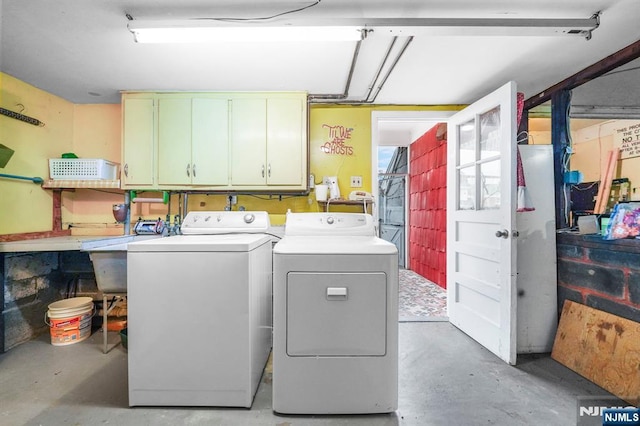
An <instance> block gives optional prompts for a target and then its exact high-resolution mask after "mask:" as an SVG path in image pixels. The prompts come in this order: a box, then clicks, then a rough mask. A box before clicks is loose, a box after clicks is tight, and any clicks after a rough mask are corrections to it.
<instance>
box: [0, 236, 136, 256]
mask: <svg viewBox="0 0 640 426" xmlns="http://www.w3.org/2000/svg"><path fill="white" fill-rule="evenodd" d="M134 237H135V235H121V236H113V235H109V236H96V235H92V236H73V235H71V236H67V237H52V238H37V239H33V240H22V241H11V242H6V243H0V253H15V252H33V251H68V250H89V249H92V248H95V247H100V246H104V245H108V244H118V243H124V242H129V241H132V240H133V239H134Z"/></svg>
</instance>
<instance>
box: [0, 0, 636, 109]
mask: <svg viewBox="0 0 640 426" xmlns="http://www.w3.org/2000/svg"><path fill="white" fill-rule="evenodd" d="M312 3H313V0H309V1H296V0H288V1H287V0H284V1H278V0H276V1H269V2H267V1H262V2H258V1H256V0H186V1H180V2H177V1H175V0H100V1H98V0H91V1H87V0H56V1H51V0H29V1H24V0H0V4H1V9H0V11H1V14H2V16H1V18H2V19H1V34H0V37H1V39H0V42H1V55H0V69H1V70H2V71H3V72H5V73H7V74H9V75H12V76H14V77H16V78H18V79H20V80H22V81H25V82H27V83H30V84H32V85H34V86H36V87H39V88H41V89H44V90H46V91H48V92H50V93H53V94H55V95H58V96H60V97H62V98H65V99H67V100H69V101H71V102H74V103H118V102H119V101H120V99H119V91H121V90H214V91H217V90H224V91H244V90H249V91H255V90H276V91H281V90H303V91H307V92H309V93H312V94H339V93H342V92H343V91H344V88H345V83H346V79H347V75H348V71H349V66H350V63H351V60H352V55H353V51H354V47H355V42H338V43H335V42H334V43H330V44H325V43H304V44H303V43H295V42H292V43H271V44H270V43H259V44H249V43H226V44H193V45H188V44H179V45H177V44H174V45H143V44H136V43H134V41H133V37H132V35H131V33H130V32H129V31H128V30H127V19H126V17H125V14H126V13H128V14H130V15H131V16H133V18H135V19H139V20H143V19H161V18H162V19H168V18H172V19H173V18H196V17H208V18H220V17H234V18H255V17H261V16H267V15H272V14H274V13H278V12H283V11H286V10H290V9H297V8H301V7H304V6H306V5H310V4H312ZM598 11H600V12H601V13H602V15H601V25H600V27H599V28H598V29H596V30H595V31H594V32H593V38H592V39H591V40H590V41H587V40H585V39H584V38H582V37H567V36H564V37H531V36H526V37H525V36H500V37H497V36H493V37H487V36H476V37H470V36H439V37H433V36H432V37H427V36H416V37H415V39H414V40H413V42H412V43H411V44H410V45H409V47H408V49H407V50H406V52H405V54H404V56H403V57H402V58H401V59H400V60H399V62H398V64H397V66H396V68H395V69H394V71H393V73H392V74H391V76H390V77H389V79H388V80H387V81H386V84H385V85H384V87H383V88H382V90H381V92H380V94H379V96H378V97H377V99H376V100H375V103H376V104H421V105H428V104H466V103H470V102H472V101H474V100H475V99H477V98H479V97H481V96H482V95H484V94H486V93H488V92H490V91H492V90H493V89H495V88H497V87H499V86H501V85H502V84H503V83H505V82H506V81H508V80H515V81H517V83H518V87H519V90H520V91H523V92H525V95H526V96H527V97H528V96H531V95H534V94H536V93H538V92H540V91H542V90H544V89H546V88H548V87H550V86H552V85H553V84H555V83H557V82H559V81H561V80H563V79H564V78H566V77H568V76H570V75H572V74H574V73H575V72H577V71H579V70H581V69H583V68H585V67H587V66H589V65H591V64H593V63H595V62H597V61H599V60H601V59H602V58H604V57H606V56H608V55H609V54H611V53H613V52H615V51H617V50H619V49H621V48H623V47H625V46H627V45H629V44H631V43H633V42H635V41H636V40H638V39H640V24H639V23H640V1H638V0H562V1H559V0H536V1H531V0H490V1H483V2H480V1H476V0H394V1H389V0H350V1H345V0H322V1H321V2H320V3H319V4H318V5H316V6H314V7H311V8H308V9H306V10H304V11H302V12H298V13H296V14H290V15H287V17H288V19H297V18H300V19H303V18H304V19H313V18H362V17H364V18H408V17H410V18H415V17H424V18H432V17H448V18H455V17H466V18H474V17H475V18H478V17H513V18H582V19H584V18H589V17H590V16H592V15H593V14H594V13H595V12H598ZM390 40H391V37H387V36H383V35H377V36H376V35H375V33H374V35H373V36H370V37H368V38H367V39H365V40H364V41H363V42H362V47H361V51H360V56H359V59H358V62H357V66H356V68H355V73H354V76H353V81H352V85H351V88H350V98H349V99H352V100H361V99H363V98H364V96H365V94H366V93H367V90H368V86H369V85H370V83H371V81H372V79H373V77H374V75H375V72H376V70H377V69H378V67H379V64H380V61H381V60H382V57H383V55H384V53H385V51H386V49H387V46H388V44H389V42H390ZM399 41H402V42H403V41H404V39H400V40H399ZM401 44H402V43H398V45H401Z"/></svg>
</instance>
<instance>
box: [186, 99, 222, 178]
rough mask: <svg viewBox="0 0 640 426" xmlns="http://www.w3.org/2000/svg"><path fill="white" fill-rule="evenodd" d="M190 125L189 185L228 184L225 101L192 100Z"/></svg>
mask: <svg viewBox="0 0 640 426" xmlns="http://www.w3.org/2000/svg"><path fill="white" fill-rule="evenodd" d="M191 107H192V110H191V111H192V122H191V164H192V166H191V171H192V179H191V182H192V183H193V184H194V185H228V184H229V101H228V100H227V99H211V98H195V99H193V103H192V106H191Z"/></svg>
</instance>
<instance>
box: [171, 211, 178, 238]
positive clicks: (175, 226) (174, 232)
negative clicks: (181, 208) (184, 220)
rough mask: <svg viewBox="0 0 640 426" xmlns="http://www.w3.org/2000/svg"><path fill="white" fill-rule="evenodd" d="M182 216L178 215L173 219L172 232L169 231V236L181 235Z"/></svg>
mask: <svg viewBox="0 0 640 426" xmlns="http://www.w3.org/2000/svg"><path fill="white" fill-rule="evenodd" d="M180 234H181V232H180V215H179V214H177V215H175V216H174V217H173V225H171V230H170V231H169V235H180Z"/></svg>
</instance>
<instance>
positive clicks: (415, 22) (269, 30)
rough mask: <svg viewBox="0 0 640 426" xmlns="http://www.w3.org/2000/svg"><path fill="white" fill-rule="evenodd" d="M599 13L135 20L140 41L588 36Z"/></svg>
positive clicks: (133, 24) (133, 30)
mask: <svg viewBox="0 0 640 426" xmlns="http://www.w3.org/2000/svg"><path fill="white" fill-rule="evenodd" d="M599 24H600V19H599V15H598V14H595V15H593V16H592V17H590V18H586V19H575V18H561V19H546V18H367V19H365V18H336V19H316V20H296V21H293V20H282V21H269V22H262V21H260V22H256V21H246V22H238V21H235V22H233V21H221V20H216V19H187V20H179V21H144V20H143V21H140V20H133V21H129V23H128V28H129V31H131V33H133V36H134V39H135V41H136V42H138V43H203V42H216V41H217V42H234V41H235V42H247V41H253V42H260V41H263V42H269V41H280V42H281V41H285V42H306V41H358V40H362V39H363V38H364V37H365V36H367V35H368V34H369V33H371V34H373V35H374V36H377V35H383V36H384V35H390V36H403V37H411V36H564V35H569V36H571V35H573V36H582V37H586V38H590V37H591V33H592V31H593V30H595V29H596V28H598V26H599Z"/></svg>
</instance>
